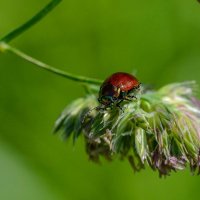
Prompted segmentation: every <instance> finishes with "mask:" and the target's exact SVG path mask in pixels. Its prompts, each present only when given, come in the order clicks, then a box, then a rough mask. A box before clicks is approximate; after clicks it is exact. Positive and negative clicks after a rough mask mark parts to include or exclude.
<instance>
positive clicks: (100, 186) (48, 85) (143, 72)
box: [0, 0, 200, 200]
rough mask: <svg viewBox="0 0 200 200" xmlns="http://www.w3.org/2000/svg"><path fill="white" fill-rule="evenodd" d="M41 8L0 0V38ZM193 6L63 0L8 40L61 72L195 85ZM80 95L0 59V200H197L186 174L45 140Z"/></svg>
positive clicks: (173, 1)
mask: <svg viewBox="0 0 200 200" xmlns="http://www.w3.org/2000/svg"><path fill="white" fill-rule="evenodd" d="M46 3H48V1H47V0H45V1H35V0H29V1H25V0H18V1H14V0H1V3H0V35H1V36H3V35H4V34H6V33H7V32H9V31H10V30H12V29H13V28H15V27H16V26H18V25H20V24H21V23H23V22H24V21H26V20H27V19H28V18H30V17H31V16H33V15H34V14H35V13H36V12H37V11H38V10H40V9H41V8H42V7H43V6H44V5H45V4H46ZM199 36H200V5H199V4H198V3H197V2H196V1H195V0H192V1H191V0H190V1H188V0H181V1H180V0H168V1H160V0H152V1H148V0H141V1H136V0H123V1H122V0H115V1H114V0H97V1H92V0H85V1H81V0H73V1H72V0H65V1H63V2H62V3H61V4H60V5H59V6H58V7H57V8H56V9H55V10H54V11H53V12H52V13H50V14H49V15H48V16H47V17H46V18H45V19H44V20H42V21H41V22H40V23H39V24H37V25H36V26H34V27H33V28H32V29H30V30H28V31H27V32H26V33H25V34H23V35H22V36H20V37H19V38H17V39H16V40H14V41H13V42H12V45H14V46H16V47H19V48H20V49H22V50H24V51H25V52H26V53H28V54H30V55H32V56H33V57H36V58H38V59H41V60H42V61H45V62H47V63H49V64H52V65H54V66H57V67H58V68H60V69H63V70H66V71H69V72H72V73H77V74H80V75H85V76H89V77H94V78H99V79H104V78H105V77H106V76H108V75H110V74H111V73H113V72H116V71H126V72H132V71H134V72H135V71H137V77H138V78H139V80H141V82H143V83H150V84H152V85H153V86H154V87H156V88H159V87H160V86H162V85H164V84H167V83H171V82H177V81H185V80H196V81H197V83H199V82H200V77H199V74H200V37H199ZM83 95H84V90H83V88H82V87H81V85H80V84H78V83H75V82H71V81H68V80H66V79H64V78H60V77H57V76H55V75H53V74H51V73H48V72H45V71H42V70H40V69H37V68H35V67H34V66H33V65H31V64H30V63H27V62H25V61H23V60H21V59H20V58H18V57H16V56H14V55H10V54H5V55H3V54H1V55H0V177H1V178H0V199H2V200H11V199H15V200H18V199H20V200H26V199H29V200H32V199H33V200H35V199H37V200H40V199H41V200H45V199H48V200H64V199H65V200H66V199H67V200H79V199H80V200H88V199H96V200H102V199H115V200H118V199H126V200H129V199H137V200H140V199H141V200H142V199H147V198H148V199H160V198H162V199H163V200H165V199H176V200H177V199H181V200H183V199H189V198H190V199H196V198H197V196H198V195H199V191H198V189H199V184H200V180H199V177H198V176H191V174H190V172H189V170H188V171H187V170H186V171H183V172H179V173H173V174H172V175H171V177H168V178H167V179H159V178H158V174H157V173H155V172H152V171H151V170H150V169H148V168H147V169H146V170H143V171H142V172H140V173H137V174H134V173H133V172H132V169H131V168H130V166H129V163H128V162H127V161H126V162H121V161H119V160H116V161H114V162H112V163H108V162H107V161H104V160H103V161H102V165H95V164H93V163H91V162H89V161H88V158H87V156H86V154H85V149H84V141H83V138H80V139H79V140H78V142H77V144H76V145H75V146H73V145H72V141H68V142H63V141H61V139H59V137H57V136H55V135H52V134H51V131H52V127H53V124H54V121H55V120H56V118H57V117H58V115H59V114H60V112H61V111H62V109H63V108H64V107H65V106H66V105H67V104H68V103H70V102H71V101H72V100H74V99H75V98H78V97H81V96H83Z"/></svg>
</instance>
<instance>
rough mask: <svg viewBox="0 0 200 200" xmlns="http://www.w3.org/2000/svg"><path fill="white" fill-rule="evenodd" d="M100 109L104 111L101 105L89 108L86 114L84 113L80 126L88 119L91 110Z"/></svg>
mask: <svg viewBox="0 0 200 200" xmlns="http://www.w3.org/2000/svg"><path fill="white" fill-rule="evenodd" d="M102 109H104V107H102V105H99V106H96V107H94V108H91V109H90V110H89V111H88V112H86V113H85V115H84V117H83V120H82V124H83V123H84V122H85V119H86V117H88V116H89V115H90V113H91V112H92V111H93V110H102Z"/></svg>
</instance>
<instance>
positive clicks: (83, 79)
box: [0, 42, 103, 85]
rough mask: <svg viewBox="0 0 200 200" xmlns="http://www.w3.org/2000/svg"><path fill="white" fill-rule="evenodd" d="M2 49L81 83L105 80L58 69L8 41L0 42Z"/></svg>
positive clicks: (96, 82)
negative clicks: (7, 42) (9, 43)
mask: <svg viewBox="0 0 200 200" xmlns="http://www.w3.org/2000/svg"><path fill="white" fill-rule="evenodd" d="M0 51H2V52H6V51H9V52H11V53H13V54H15V55H17V56H19V57H21V58H23V59H24V60H26V61H28V62H30V63H32V64H34V65H36V66H37V67H39V68H42V69H44V70H47V71H50V72H52V73H54V74H57V75H59V76H62V77H65V78H67V79H70V80H73V81H77V82H81V83H88V84H95V85H100V84H101V83H102V82H103V81H101V80H98V79H94V78H88V77H84V76H79V75H75V74H71V73H68V72H65V71H62V70H60V69H57V68H55V67H52V66H50V65H48V64H46V63H44V62H41V61H39V60H37V59H35V58H33V57H31V56H29V55H27V54H25V53H24V52H22V51H20V50H18V49H16V48H14V47H12V46H10V45H8V44H6V43H3V42H0Z"/></svg>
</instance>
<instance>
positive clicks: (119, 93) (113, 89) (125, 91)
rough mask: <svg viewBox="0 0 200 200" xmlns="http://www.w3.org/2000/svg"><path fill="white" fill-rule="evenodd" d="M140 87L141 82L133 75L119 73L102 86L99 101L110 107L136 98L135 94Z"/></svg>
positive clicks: (110, 77)
mask: <svg viewBox="0 0 200 200" xmlns="http://www.w3.org/2000/svg"><path fill="white" fill-rule="evenodd" d="M139 87H140V82H139V81H138V80H137V78H136V77H134V76H133V75H131V74H128V73H125V72H117V73H114V74H112V75H111V76H109V77H108V78H107V79H106V80H105V81H104V82H103V84H102V85H101V87H100V91H99V98H98V101H99V102H100V103H101V104H102V105H104V106H106V107H108V106H111V105H113V104H114V103H116V104H117V105H119V103H121V102H122V101H123V100H132V99H134V98H136V97H135V96H134V95H133V92H134V91H135V90H136V89H138V88H139Z"/></svg>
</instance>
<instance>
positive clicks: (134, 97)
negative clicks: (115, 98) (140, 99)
mask: <svg viewBox="0 0 200 200" xmlns="http://www.w3.org/2000/svg"><path fill="white" fill-rule="evenodd" d="M124 99H126V100H128V101H132V100H133V99H135V100H136V99H137V97H136V96H134V95H127V96H125V97H124Z"/></svg>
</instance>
